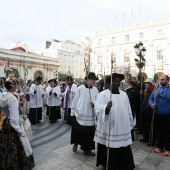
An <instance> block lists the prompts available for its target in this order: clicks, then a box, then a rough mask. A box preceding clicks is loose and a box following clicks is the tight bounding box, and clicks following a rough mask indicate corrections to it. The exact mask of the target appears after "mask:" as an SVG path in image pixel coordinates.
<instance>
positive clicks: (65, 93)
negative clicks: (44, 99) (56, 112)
mask: <svg viewBox="0 0 170 170" xmlns="http://www.w3.org/2000/svg"><path fill="white" fill-rule="evenodd" d="M68 88H69V85H68V86H67V87H66V90H65V92H64V93H63V94H62V96H63V97H64V102H63V108H65V105H66V95H67V91H68ZM76 90H77V85H76V84H75V83H73V85H72V86H71V90H70V93H69V97H68V108H71V106H72V102H73V99H74V95H75V92H76Z"/></svg>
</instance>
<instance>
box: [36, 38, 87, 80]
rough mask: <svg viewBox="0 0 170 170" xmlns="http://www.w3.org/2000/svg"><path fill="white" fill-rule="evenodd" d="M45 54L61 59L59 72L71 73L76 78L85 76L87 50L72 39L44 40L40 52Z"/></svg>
mask: <svg viewBox="0 0 170 170" xmlns="http://www.w3.org/2000/svg"><path fill="white" fill-rule="evenodd" d="M38 53H39V54H42V55H44V56H47V58H48V57H52V58H55V59H57V60H58V61H59V66H60V67H59V70H58V71H59V72H60V73H63V74H68V75H69V74H71V75H73V77H74V78H80V79H84V77H85V71H84V68H85V64H84V58H85V51H84V47H83V46H82V45H81V44H77V43H75V42H72V41H69V40H67V41H58V40H53V41H44V42H42V43H41V45H40V50H39V52H38Z"/></svg>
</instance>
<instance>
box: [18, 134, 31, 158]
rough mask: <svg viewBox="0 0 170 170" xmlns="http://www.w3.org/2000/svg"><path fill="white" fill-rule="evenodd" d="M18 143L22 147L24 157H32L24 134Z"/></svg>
mask: <svg viewBox="0 0 170 170" xmlns="http://www.w3.org/2000/svg"><path fill="white" fill-rule="evenodd" d="M20 141H21V143H22V145H23V148H24V151H25V154H26V156H27V157H29V156H30V155H32V148H31V145H30V143H29V141H28V139H27V137H26V135H25V134H24V135H23V136H21V137H20Z"/></svg>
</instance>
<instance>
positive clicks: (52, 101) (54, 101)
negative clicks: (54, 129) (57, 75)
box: [46, 86, 61, 106]
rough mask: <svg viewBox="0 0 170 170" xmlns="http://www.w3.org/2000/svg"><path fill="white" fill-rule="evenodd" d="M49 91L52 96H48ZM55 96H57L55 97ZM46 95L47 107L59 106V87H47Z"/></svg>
mask: <svg viewBox="0 0 170 170" xmlns="http://www.w3.org/2000/svg"><path fill="white" fill-rule="evenodd" d="M50 91H52V94H51V95H50V94H49V93H50ZM55 93H56V94H57V96H56V95H55ZM46 94H47V100H48V102H47V103H48V106H60V105H61V99H60V97H61V90H60V87H59V86H56V87H54V88H52V87H49V88H48V89H47V91H46Z"/></svg>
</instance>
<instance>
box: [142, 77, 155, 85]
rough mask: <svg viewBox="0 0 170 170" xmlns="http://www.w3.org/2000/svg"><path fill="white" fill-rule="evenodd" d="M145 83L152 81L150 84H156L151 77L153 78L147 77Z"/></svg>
mask: <svg viewBox="0 0 170 170" xmlns="http://www.w3.org/2000/svg"><path fill="white" fill-rule="evenodd" d="M144 83H150V84H152V85H154V84H155V83H154V81H153V79H151V78H147V79H146V80H145V81H144Z"/></svg>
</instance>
